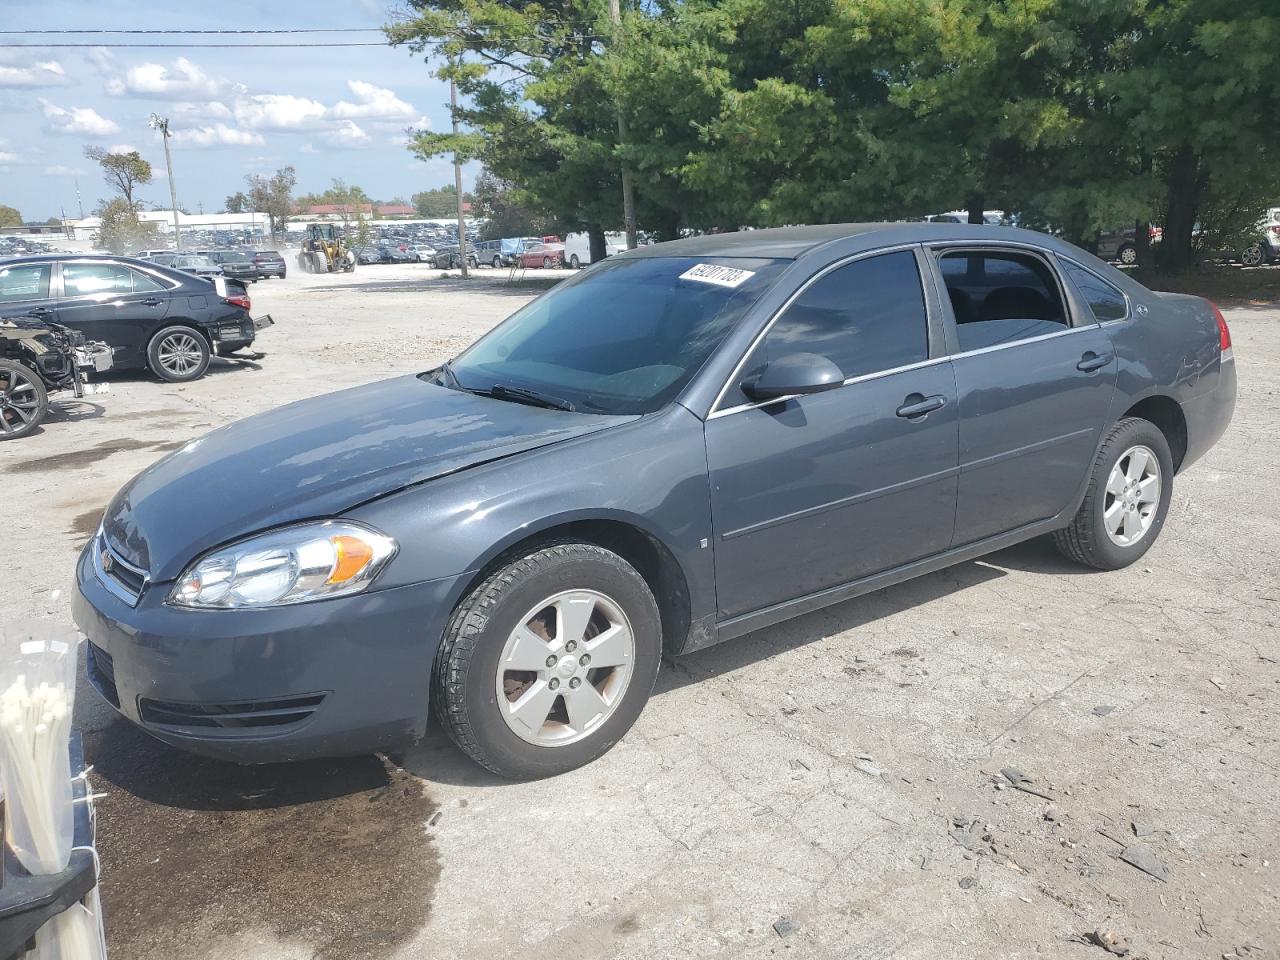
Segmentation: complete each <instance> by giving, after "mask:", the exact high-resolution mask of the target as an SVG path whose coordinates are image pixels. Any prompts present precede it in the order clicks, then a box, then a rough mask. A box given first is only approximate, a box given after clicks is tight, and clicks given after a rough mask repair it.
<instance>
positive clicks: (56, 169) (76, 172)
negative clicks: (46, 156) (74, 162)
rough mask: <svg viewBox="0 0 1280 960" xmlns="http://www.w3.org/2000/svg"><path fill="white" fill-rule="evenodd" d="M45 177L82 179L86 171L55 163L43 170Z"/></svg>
mask: <svg viewBox="0 0 1280 960" xmlns="http://www.w3.org/2000/svg"><path fill="white" fill-rule="evenodd" d="M44 172H45V176H48V177H83V176H85V175H86V174H87V173H88V171H87V170H81V169H80V168H79V167H68V166H67V165H66V164H63V163H55V164H54V165H53V166H52V167H46V168H45V171H44Z"/></svg>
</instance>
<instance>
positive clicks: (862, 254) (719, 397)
mask: <svg viewBox="0 0 1280 960" xmlns="http://www.w3.org/2000/svg"><path fill="white" fill-rule="evenodd" d="M919 246H920V244H919V242H915V243H897V244H894V245H893V246H889V247H877V248H876V249H875V250H862V251H859V252H858V253H854V254H850V255H849V256H847V257H844V258H842V259H840V260H835V261H832V262H831V263H829V264H827V265H826V266H825V267H823V268H822V269H821V270H819V271H818V272H817V273H815V274H814V275H813V276H811V277H809V279H807V280H806V281H805V282H804V283H802V284H801V285H800V286H799V287H797V288H796V289H795V290H793V291H792V293H791V296H789V297H787V299H786V300H785V301H783V303H782V306H780V307H778V309H777V310H775V311H774V312H773V316H771V317H770V318H769V320H768V321H767V322H766V323H765V325H764V326H763V327H761V329H760V332H759V333H758V334H756V336H755V338H754V339H753V340H752V341H751V343H750V344H749V345H748V346H747V349H746V350H745V351H744V352H743V354H742V356H741V357H739V358H738V362H737V364H735V365H734V368H733V371H732V372H731V373H730V374H729V376H728V377H727V378H726V379H725V382H724V383H723V384H721V386H720V390H719V392H718V393H717V394H716V399H715V401H714V402H713V403H712V404H711V412H710V413H709V414H707V419H708V420H710V419H712V418H713V417H717V416H720V415H721V414H726V413H738V412H740V411H742V410H754V409H755V408H756V407H761V406H764V405H765V404H770V403H781V402H782V401H784V400H792V399H795V398H794V397H791V396H789V397H775V398H773V399H772V400H766V401H764V403H752V404H737V405H736V406H733V407H723V408H722V407H721V406H720V404H721V403H722V402H723V401H724V397H725V394H726V393H728V392H729V387H730V386H731V385H732V384H734V383H736V382H737V380H738V377H739V376H740V375H741V374H742V368H743V366H744V365H745V364H746V362H747V359H748V358H749V357H750V356H751V355H752V354H753V353H755V352H756V347H758V346H760V342H761V341H762V340H764V338H765V337H766V336H768V334H769V331H770V330H772V329H773V325H774V324H775V323H777V322H778V318H779V317H781V316H782V315H783V314H784V313H786V312H787V309H788V308H789V307H790V306H791V304H792V303H794V302H795V300H796V298H797V297H799V296H800V294H802V293H804V292H805V291H806V290H808V289H809V287H810V285H811V284H814V283H817V282H818V281H819V280H821V279H822V278H823V277H825V276H826V275H827V274H828V273H830V272H831V271H833V270H836V269H839V268H840V267H843V266H845V265H846V264H849V263H853V262H854V261H856V260H866V259H868V258H869V257H876V256H880V255H881V254H885V253H899V252H901V251H903V250H912V251H914V250H915V249H916V248H918V247H919ZM916 274H917V277H918V279H919V282H920V299H921V303H922V304H923V305H924V313H925V345H926V349H928V343H929V300H928V297H927V296H926V294H925V289H924V277H923V276H921V275H920V267H919V264H917V265H916ZM940 359H945V358H944V357H929V358H927V359H925V360H922V361H920V363H921V364H925V363H930V362H933V361H935V360H940ZM899 369H903V370H905V369H909V367H902V368H899ZM890 372H898V371H882V372H879V373H869V374H862V375H860V376H858V377H851V378H850V379H848V380H845V381H844V383H843V384H841V386H844V384H848V383H853V382H854V381H856V380H862V379H867V378H869V377H877V376H884V375H885V374H886V373H890ZM837 389H839V388H837Z"/></svg>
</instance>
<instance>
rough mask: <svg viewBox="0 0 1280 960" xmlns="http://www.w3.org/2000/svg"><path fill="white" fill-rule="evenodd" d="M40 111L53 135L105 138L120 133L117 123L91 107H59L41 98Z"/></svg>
mask: <svg viewBox="0 0 1280 960" xmlns="http://www.w3.org/2000/svg"><path fill="white" fill-rule="evenodd" d="M40 109H41V110H42V111H43V113H44V118H45V120H46V121H48V127H49V129H50V130H52V131H54V132H55V133H66V134H77V135H83V136H89V137H106V136H110V135H111V134H113V133H119V132H120V125H119V124H118V123H116V122H115V121H114V120H108V119H107V118H106V117H104V116H102V115H101V114H100V113H98V111H96V110H94V109H93V108H92V107H60V106H58V105H57V104H54V103H50V102H49V101H48V100H45V99H44V98H41V99H40Z"/></svg>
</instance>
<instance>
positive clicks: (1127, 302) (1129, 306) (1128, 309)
mask: <svg viewBox="0 0 1280 960" xmlns="http://www.w3.org/2000/svg"><path fill="white" fill-rule="evenodd" d="M1057 257H1058V259H1059V260H1062V261H1063V262H1065V263H1069V264H1071V265H1072V266H1073V267H1079V268H1080V269H1081V270H1083V271H1084V272H1085V273H1087V274H1089V276H1091V277H1093V278H1094V279H1095V280H1098V281H1099V282H1101V283H1105V284H1106V285H1107V286H1108V287H1110V288H1111V289H1112V290H1114V291H1115V292H1116V293H1118V294H1120V296H1122V297H1124V316H1123V317H1116V318H1115V319H1114V320H1099V319H1098V315H1097V314H1096V313H1093V307H1092V306H1089V300H1088V298H1087V297H1086V298H1085V305H1086V306H1089V312H1090V313H1093V321H1094V323H1096V324H1097V325H1098V326H1100V327H1105V326H1109V325H1110V324H1113V323H1127V322H1128V321H1130V320H1132V319H1133V316H1134V313H1133V301H1132V300H1131V299H1130V298H1129V295H1128V294H1127V293H1125V292H1124V291H1123V290H1121V289H1120V288H1119V287H1117V286H1116V285H1115V284H1114V283H1112V282H1111V281H1110V280H1108V279H1107V278H1106V277H1103V276H1099V275H1098V272H1097V271H1096V270H1090V269H1089V267H1088V266H1087V265H1085V264H1083V263H1081V262H1080V261H1079V260H1073V259H1072V258H1071V257H1067V256H1064V255H1062V254H1060V253H1059V254H1057ZM1071 282H1072V284H1074V283H1075V281H1074V280H1072V281H1071Z"/></svg>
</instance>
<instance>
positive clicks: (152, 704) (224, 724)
mask: <svg viewBox="0 0 1280 960" xmlns="http://www.w3.org/2000/svg"><path fill="white" fill-rule="evenodd" d="M323 700H324V694H323V693H317V694H309V695H307V696H300V697H283V698H279V699H274V700H245V701H240V702H238V703H173V702H170V701H166V700H151V699H148V698H146V697H143V698H142V699H140V700H139V701H138V712H139V714H140V715H141V716H142V722H143V723H149V724H154V725H155V726H158V727H213V728H220V729H223V730H240V729H245V728H253V727H283V726H287V725H289V724H296V723H301V722H302V721H304V720H306V719H308V718H310V716H311V715H312V714H313V713H315V712H316V709H317V708H318V707H319V706H320V703H321V701H323Z"/></svg>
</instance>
